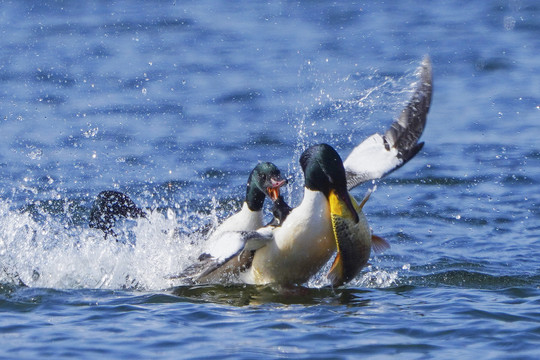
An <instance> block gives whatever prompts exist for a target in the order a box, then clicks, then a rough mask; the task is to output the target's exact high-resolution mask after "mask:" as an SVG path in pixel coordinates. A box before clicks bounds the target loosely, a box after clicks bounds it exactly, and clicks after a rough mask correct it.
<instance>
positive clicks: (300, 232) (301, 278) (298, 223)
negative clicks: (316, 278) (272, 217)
mask: <svg viewBox="0 0 540 360" xmlns="http://www.w3.org/2000/svg"><path fill="white" fill-rule="evenodd" d="M335 250H336V244H335V240H334V235H333V232H332V224H331V220H330V207H329V204H328V200H327V199H326V197H325V196H324V194H322V193H321V192H318V191H312V190H308V189H306V190H305V192H304V199H303V200H302V203H301V204H300V206H298V207H297V208H295V209H293V210H292V211H291V213H290V214H289V216H288V217H287V219H286V220H285V221H284V222H283V225H282V226H281V227H278V228H275V229H274V241H272V242H271V243H269V244H268V245H266V246H265V247H263V248H262V249H259V250H258V251H257V252H256V253H255V257H254V259H253V265H252V267H251V270H250V271H249V272H248V273H246V276H245V277H244V281H246V282H249V283H255V284H265V283H274V282H275V283H280V284H301V283H304V282H306V281H307V280H308V279H309V278H310V277H311V276H313V275H314V274H315V273H316V272H317V271H318V270H319V269H320V268H321V267H322V266H323V265H324V264H325V263H326V262H327V261H328V260H329V259H330V257H331V256H332V254H333V253H334V251H335Z"/></svg>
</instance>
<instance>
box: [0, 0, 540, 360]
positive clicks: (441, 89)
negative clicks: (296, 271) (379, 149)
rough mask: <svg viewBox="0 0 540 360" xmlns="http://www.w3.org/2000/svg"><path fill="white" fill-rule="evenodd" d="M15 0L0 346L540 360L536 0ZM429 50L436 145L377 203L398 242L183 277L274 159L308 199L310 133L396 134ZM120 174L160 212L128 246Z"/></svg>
mask: <svg viewBox="0 0 540 360" xmlns="http://www.w3.org/2000/svg"><path fill="white" fill-rule="evenodd" d="M0 5H1V6H0V49H1V51H0V116H1V118H0V198H1V200H0V268H1V270H0V312H1V315H0V357H2V358H18V359H22V358H28V359H35V358H43V357H50V358H56V359H58V358H78V359H81V358H88V359H94V358H96V357H103V358H137V359H138V358H141V359H142V358H174V359H176V358H190V359H196V358H216V359H218V358H219V359H222V358H231V359H253V358H280V357H283V358H304V359H318V358H320V359H323V358H324V359H328V358H332V359H353V358H359V357H360V356H362V357H367V358H389V357H391V356H394V357H398V358H400V359H428V358H437V359H449V358H451V359H455V358H460V359H462V358H463V359H465V358H482V359H495V358H496V359H500V358H512V359H517V358H519V359H536V358H538V356H539V355H540V350H538V343H539V342H540V310H539V308H540V306H539V305H540V290H539V286H540V273H539V268H540V267H539V264H540V260H539V259H540V225H539V224H540V205H539V204H540V192H539V191H538V189H539V183H540V143H539V142H538V139H539V138H540V130H539V129H540V127H539V125H540V58H539V55H538V54H540V41H539V40H538V39H539V37H540V5H539V4H538V2H537V1H535V0H521V1H517V0H506V1H484V2H479V1H477V2H469V1H457V0H456V1H445V2H432V3H431V2H422V3H419V2H415V1H409V0H407V1H399V2H397V1H396V2H367V3H357V2H352V3H350V2H336V3H334V2H324V1H301V2H295V1H284V2H269V3H263V2H255V1H253V2H252V1H237V2H234V3H233V2H229V1H212V2H210V1H176V2H175V1H159V2H145V1H117V2H105V1H103V2H99V1H98V2H93V1H87V2H75V1H65V2H62V1H58V2H45V1H41V2H32V1H13V2H10V1H1V2H0ZM426 54H428V55H429V56H430V57H431V59H432V62H433V71H434V95H433V102H432V107H431V111H430V114H429V116H428V123H427V127H426V130H425V132H424V135H423V137H422V140H423V141H425V143H426V145H425V146H424V148H423V150H422V151H421V152H420V153H419V154H418V155H417V156H416V158H414V159H413V160H412V161H411V162H410V163H408V164H407V165H406V166H405V167H403V168H401V169H399V170H398V171H396V172H395V173H393V174H392V175H391V176H389V177H388V178H386V179H384V180H383V181H380V182H379V184H378V189H377V191H376V192H375V193H374V194H373V195H372V197H371V199H370V201H369V202H368V204H367V205H366V207H365V212H366V215H367V217H368V219H369V221H370V224H371V226H372V228H373V231H374V232H375V233H376V234H378V235H380V236H382V237H384V238H385V239H386V240H387V241H388V242H390V243H391V246H392V247H391V249H389V250H388V251H386V252H385V253H384V254H382V255H375V256H373V257H372V259H371V260H370V264H371V265H370V266H369V267H368V268H366V269H365V270H364V271H363V272H362V273H361V274H360V275H359V276H358V277H357V278H356V279H354V280H353V281H352V282H351V283H349V284H347V285H346V286H344V287H342V288H338V289H331V288H329V287H328V280H327V279H326V277H325V271H324V270H323V271H321V273H320V274H318V275H316V276H315V277H314V278H313V279H311V280H310V281H309V282H308V283H307V284H304V286H302V287H299V288H296V289H289V290H283V289H277V288H273V287H254V286H240V285H239V286H188V285H185V284H182V283H177V282H175V280H171V279H170V275H171V274H174V273H175V272H177V271H179V269H182V268H183V267H185V266H187V265H189V264H190V262H191V261H193V260H194V258H195V257H196V256H197V255H198V252H199V251H200V249H201V244H202V242H203V241H204V236H203V235H201V230H202V229H206V228H208V227H209V226H210V227H211V226H215V225H216V224H217V223H219V221H220V220H221V219H223V218H225V217H226V216H228V215H229V214H231V213H232V212H233V211H234V210H235V209H238V208H239V206H240V204H241V201H242V195H243V193H244V187H245V182H246V179H247V176H248V174H249V172H250V170H251V169H252V168H253V166H254V165H255V164H256V163H257V161H259V160H264V161H273V162H274V163H276V164H277V165H278V166H279V167H280V168H281V169H282V170H283V172H284V173H286V174H287V175H288V176H289V177H290V178H292V179H294V181H293V182H292V183H291V184H290V185H288V187H287V189H285V197H286V198H287V200H288V201H289V202H291V203H292V204H293V205H294V204H298V203H299V201H300V198H301V191H300V189H301V187H302V185H303V184H302V180H301V176H300V170H299V167H298V157H299V155H300V153H301V152H302V150H303V149H305V148H306V147H307V146H309V145H311V144H314V143H318V142H322V141H324V142H328V143H330V144H332V145H333V146H334V147H335V148H336V149H338V151H339V152H340V154H342V156H343V157H345V156H346V155H347V154H348V153H349V152H350V150H351V149H352V148H353V147H354V146H355V145H356V144H357V143H359V142H360V141H361V140H362V139H363V138H364V137H366V136H368V135H370V134H372V133H374V132H376V131H379V132H380V131H384V129H386V127H387V126H388V125H389V124H390V123H391V121H392V120H393V119H394V118H395V117H396V116H397V115H398V114H399V111H400V110H401V108H402V107H403V106H404V104H405V103H406V101H407V99H408V96H410V92H411V89H412V84H413V83H414V81H415V80H416V78H415V69H416V67H417V66H418V65H419V63H420V61H421V59H422V57H423V56H424V55H426ZM105 189H117V190H120V191H124V192H126V193H128V194H129V195H130V196H131V197H132V198H133V200H134V201H135V202H136V203H137V204H139V205H140V206H144V207H147V208H149V209H151V210H152V211H151V213H150V215H149V220H145V219H142V220H140V221H138V222H135V221H126V222H125V223H124V224H120V225H119V227H120V233H121V234H120V235H121V241H120V242H118V243H116V242H113V241H104V240H103V238H102V235H101V233H100V232H99V231H97V230H93V229H89V228H88V226H87V221H88V216H89V211H90V206H91V203H92V201H93V199H94V197H95V196H96V195H97V193H99V192H100V191H101V190H105ZM365 191H366V189H365V188H360V189H355V191H354V195H355V196H356V197H357V198H360V197H362V195H363V194H364V192H365Z"/></svg>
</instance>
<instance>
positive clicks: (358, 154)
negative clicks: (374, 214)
mask: <svg viewBox="0 0 540 360" xmlns="http://www.w3.org/2000/svg"><path fill="white" fill-rule="evenodd" d="M418 74H419V81H418V85H417V86H416V89H415V91H414V93H413V95H412V97H411V99H410V100H409V103H408V104H407V106H406V107H405V108H404V109H403V110H402V111H401V115H400V116H399V118H398V119H397V120H396V121H394V122H393V123H392V125H391V126H390V128H389V129H388V130H387V131H386V133H385V134H384V135H380V134H377V133H376V134H373V135H371V136H370V137H368V138H367V139H366V140H364V141H363V142H362V143H360V144H359V145H358V146H357V147H355V148H354V149H353V151H352V152H351V154H350V155H349V156H348V157H347V159H345V161H344V162H343V165H344V167H345V172H346V174H347V188H348V189H349V190H350V189H352V188H354V187H356V186H358V185H360V184H362V183H364V182H366V181H370V180H375V179H380V178H382V177H383V176H385V175H388V174H389V173H391V172H392V171H394V170H396V169H398V168H400V167H401V166H403V165H404V164H405V163H407V161H409V160H410V159H412V158H413V157H414V156H415V155H416V154H417V153H418V152H419V151H420V149H422V146H423V145H424V143H423V142H421V143H419V142H418V139H420V136H421V135H422V132H423V131H424V127H425V126H426V118H427V113H428V111H429V106H430V104H431V93H432V90H433V76H432V70H431V61H430V60H429V57H427V56H426V57H424V59H423V60H422V64H421V65H420V68H419V72H418Z"/></svg>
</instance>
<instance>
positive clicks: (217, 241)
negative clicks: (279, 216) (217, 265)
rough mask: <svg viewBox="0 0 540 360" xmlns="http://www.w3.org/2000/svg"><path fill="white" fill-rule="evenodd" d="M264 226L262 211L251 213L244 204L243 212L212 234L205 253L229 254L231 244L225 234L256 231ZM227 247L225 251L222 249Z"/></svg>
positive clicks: (232, 217)
mask: <svg viewBox="0 0 540 360" xmlns="http://www.w3.org/2000/svg"><path fill="white" fill-rule="evenodd" d="M262 226H263V214H262V211H251V210H250V209H249V207H248V206H247V203H245V202H244V204H243V206H242V210H240V211H239V212H238V213H236V214H234V215H233V216H231V217H229V218H228V219H227V220H225V221H224V222H223V223H222V224H221V225H220V226H218V228H217V229H216V230H215V231H214V232H213V233H212V235H211V236H210V238H209V239H208V241H207V243H206V245H205V250H204V252H206V253H208V254H210V255H212V256H214V255H215V254H218V253H219V254H221V253H223V252H227V251H228V250H227V248H228V247H229V243H228V241H227V237H223V234H224V233H227V232H230V231H254V230H257V229H259V228H261V227H262ZM222 247H225V249H221V248H222Z"/></svg>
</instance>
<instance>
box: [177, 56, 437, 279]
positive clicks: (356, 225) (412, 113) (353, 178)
mask: <svg viewBox="0 0 540 360" xmlns="http://www.w3.org/2000/svg"><path fill="white" fill-rule="evenodd" d="M418 76H419V80H418V82H417V84H416V87H415V90H414V92H413V95H412V97H411V98H410V100H409V102H408V103H407V105H406V106H405V108H404V109H403V110H402V112H401V114H400V116H399V117H398V119H397V120H395V121H394V122H393V123H392V124H391V126H390V128H389V129H388V130H387V131H386V132H385V133H384V134H383V135H381V134H378V133H375V134H373V135H371V136H369V137H368V138H366V139H365V140H364V141H362V142H361V143H360V144H359V145H358V146H356V147H355V148H354V149H353V150H352V151H351V153H350V154H349V156H348V157H347V158H346V159H345V161H342V159H341V157H340V155H339V154H338V153H337V151H336V150H335V149H334V148H333V147H332V146H330V145H329V144H317V145H313V146H311V147H309V148H308V149H307V150H305V151H304V152H303V153H302V155H301V156H300V165H301V168H302V171H303V174H304V182H305V184H304V195H303V199H302V201H301V203H300V205H299V206H297V207H296V208H294V209H290V207H288V205H286V204H285V205H284V204H283V202H281V204H278V205H277V206H276V203H274V210H275V211H276V212H277V213H278V214H279V213H280V211H279V210H280V207H281V208H284V209H286V210H285V211H283V214H284V215H281V216H280V221H279V223H278V224H277V225H276V224H269V225H268V226H265V227H262V228H259V229H257V230H255V231H226V232H222V233H221V236H220V237H218V238H215V239H214V242H213V244H214V246H213V247H212V248H211V249H210V251H207V252H205V253H204V254H203V255H202V256H201V257H199V259H198V260H199V261H200V263H199V264H197V266H193V267H191V268H190V270H192V271H190V272H188V273H187V275H188V276H189V280H190V281H191V282H193V283H213V282H224V281H233V282H234V281H240V282H242V283H246V284H256V285H263V284H277V285H281V286H294V285H301V284H303V283H305V282H307V281H308V280H309V279H310V278H311V277H312V276H313V275H315V274H316V273H317V272H319V271H320V269H321V268H322V267H323V266H324V265H325V264H326V263H327V262H328V261H329V260H330V259H331V257H332V256H333V254H336V256H335V259H334V262H333V264H332V266H331V269H330V271H329V273H328V278H329V279H330V282H331V285H332V286H340V285H343V284H344V283H346V282H349V281H350V280H352V279H353V278H354V277H355V276H356V275H357V274H358V273H359V271H360V270H361V269H362V268H363V267H364V266H365V265H366V264H367V261H368V259H369V257H370V254H371V250H372V248H373V249H374V250H376V251H381V250H384V249H387V248H388V247H389V244H388V242H386V240H384V239H383V238H381V237H378V236H376V235H374V234H372V233H371V229H370V227H369V225H368V222H367V219H366V216H365V215H364V213H363V211H362V210H363V206H364V205H365V203H366V202H367V201H368V199H369V197H370V195H371V191H368V194H367V195H366V196H365V197H364V198H363V199H362V201H361V202H360V203H357V202H356V200H355V199H354V197H353V196H352V195H351V194H350V193H349V191H350V190H352V189H353V188H355V187H357V186H358V185H360V184H363V183H366V182H368V181H370V180H377V179H381V178H383V177H385V176H387V175H388V174H390V173H391V172H393V171H395V170H396V169H398V168H400V167H402V166H403V165H404V164H406V163H407V162H409V161H410V160H411V159H412V158H414V156H415V155H416V154H418V153H419V151H420V150H421V149H422V147H423V145H424V143H423V142H419V138H420V136H421V135H422V133H423V130H424V128H425V125H426V119H427V113H428V111H429V108H430V104H431V94H432V69H431V62H430V60H429V57H425V58H424V59H423V61H422V63H421V66H420V68H419V71H418ZM278 200H279V198H278ZM276 208H277V210H276ZM216 239H217V240H216ZM216 244H219V246H217V245H216ZM193 270H194V271H193Z"/></svg>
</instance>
